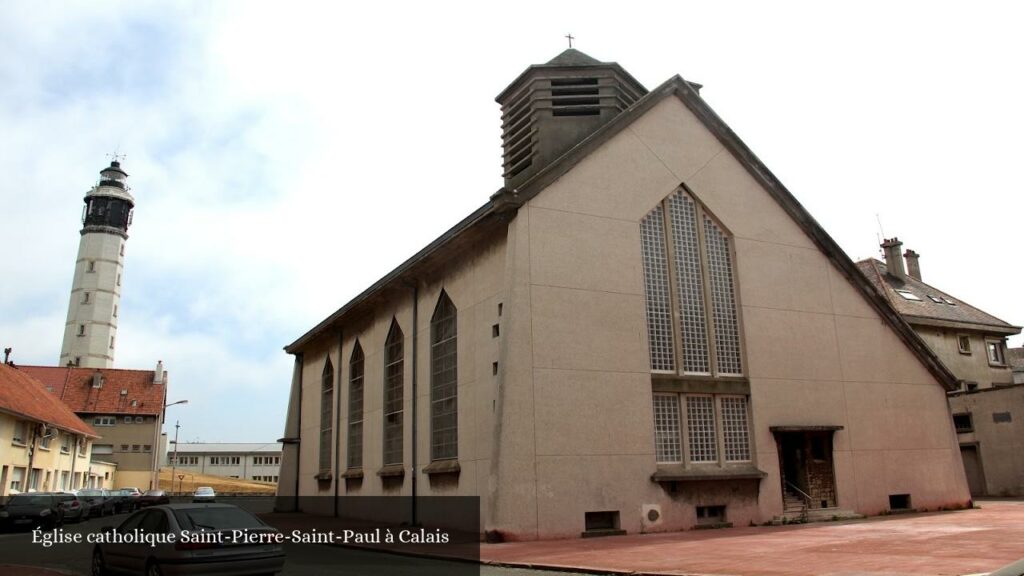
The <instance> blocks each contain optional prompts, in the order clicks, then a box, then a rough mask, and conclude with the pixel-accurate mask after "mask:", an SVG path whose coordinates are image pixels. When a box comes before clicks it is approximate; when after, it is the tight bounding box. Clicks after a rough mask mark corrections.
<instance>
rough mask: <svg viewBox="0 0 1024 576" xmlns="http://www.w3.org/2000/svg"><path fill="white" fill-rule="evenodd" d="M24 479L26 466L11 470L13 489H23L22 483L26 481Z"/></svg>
mask: <svg viewBox="0 0 1024 576" xmlns="http://www.w3.org/2000/svg"><path fill="white" fill-rule="evenodd" d="M24 479H25V469H24V468H14V469H13V470H12V471H11V490H18V491H21V490H22V487H21V483H22V481H24Z"/></svg>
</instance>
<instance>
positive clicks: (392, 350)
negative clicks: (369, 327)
mask: <svg viewBox="0 0 1024 576" xmlns="http://www.w3.org/2000/svg"><path fill="white" fill-rule="evenodd" d="M404 354H405V344H404V335H403V334H402V329H401V327H399V326H398V322H397V321H395V320H394V319H392V320H391V329H390V330H389V331H388V338H387V340H386V341H385V343H384V464H385V465H388V464H401V463H402V439H403V403H404V390H403V384H404V382H403V379H404V376H405V374H404V365H403V358H404Z"/></svg>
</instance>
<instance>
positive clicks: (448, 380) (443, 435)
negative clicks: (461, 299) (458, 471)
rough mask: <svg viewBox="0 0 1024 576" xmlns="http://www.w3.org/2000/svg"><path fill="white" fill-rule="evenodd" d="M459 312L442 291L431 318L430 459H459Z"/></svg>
mask: <svg viewBox="0 0 1024 576" xmlns="http://www.w3.org/2000/svg"><path fill="white" fill-rule="evenodd" d="M458 408H459V407H458V311H457V310H456V308H455V304H453V303H452V301H451V299H450V298H448V294H447V293H445V291H444V290H442V291H441V296H440V297H439V298H438V301H437V307H435V308H434V315H433V316H432V317H431V318H430V459H431V460H448V459H454V458H458V457H459V415H458Z"/></svg>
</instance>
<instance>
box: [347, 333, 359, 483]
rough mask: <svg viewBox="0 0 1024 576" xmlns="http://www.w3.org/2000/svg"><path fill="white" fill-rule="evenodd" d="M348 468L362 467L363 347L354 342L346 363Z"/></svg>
mask: <svg viewBox="0 0 1024 576" xmlns="http://www.w3.org/2000/svg"><path fill="white" fill-rule="evenodd" d="M348 366H349V368H348V467H349V468H362V466H363V347H362V346H360V345H359V341H358V340H356V343H355V346H354V347H353V348H352V356H351V358H350V359H349V362H348Z"/></svg>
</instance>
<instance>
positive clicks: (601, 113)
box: [495, 48, 647, 190]
mask: <svg viewBox="0 0 1024 576" xmlns="http://www.w3.org/2000/svg"><path fill="white" fill-rule="evenodd" d="M645 94H647V89H646V88H644V87H643V85H642V84H640V82H637V80H636V79H635V78H633V76H631V75H630V74H629V72H626V71H625V70H624V69H623V68H622V67H621V66H619V65H618V64H616V63H615V62H601V61H599V60H597V59H595V58H592V57H590V56H588V55H586V54H584V53H583V52H580V51H579V50H576V49H575V48H569V49H568V50H566V51H564V52H562V53H561V54H559V55H558V56H555V57H554V58H553V59H552V60H550V61H549V62H548V63H546V64H535V65H533V66H530V67H529V68H527V69H526V70H525V71H524V72H523V73H522V74H520V75H519V77H517V78H516V79H515V80H513V81H512V83H511V84H509V85H508V87H507V88H505V89H504V90H502V91H501V94H498V97H497V98H496V99H495V100H497V102H498V104H500V105H501V140H502V148H503V151H504V153H503V154H502V175H503V176H504V177H505V188H507V189H509V190H513V189H515V188H517V187H518V186H519V185H520V184H522V183H523V182H526V181H527V180H529V179H530V177H532V176H533V175H535V174H537V172H539V171H541V170H543V169H544V168H545V167H546V166H548V165H549V164H551V162H553V161H554V160H556V159H557V158H558V157H559V156H561V155H562V154H564V153H565V152H566V151H568V150H569V149H570V148H572V147H573V146H575V145H577V144H579V143H580V142H582V141H583V140H585V139H586V138H587V137H588V136H590V135H591V134H593V133H594V132H596V131H597V130H598V129H599V128H601V126H604V125H605V124H607V123H608V122H609V121H610V120H611V119H612V118H614V117H616V116H618V115H619V113H620V112H622V111H623V110H625V109H626V108H628V107H629V106H630V105H631V104H633V102H636V101H637V100H638V99H640V98H641V97H642V96H644V95H645Z"/></svg>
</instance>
